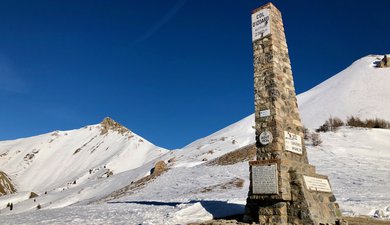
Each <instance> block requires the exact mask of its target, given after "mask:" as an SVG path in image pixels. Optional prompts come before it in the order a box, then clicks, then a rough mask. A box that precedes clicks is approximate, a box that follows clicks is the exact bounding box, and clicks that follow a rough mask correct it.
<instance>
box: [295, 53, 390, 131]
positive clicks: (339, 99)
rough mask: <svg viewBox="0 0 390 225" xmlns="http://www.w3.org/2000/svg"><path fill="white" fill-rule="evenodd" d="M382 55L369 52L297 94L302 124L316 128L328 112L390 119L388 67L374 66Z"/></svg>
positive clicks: (346, 115) (326, 117)
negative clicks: (333, 74)
mask: <svg viewBox="0 0 390 225" xmlns="http://www.w3.org/2000/svg"><path fill="white" fill-rule="evenodd" d="M382 58H383V56H375V55H370V56H366V57H363V58H361V59H359V60H357V61H355V62H354V63H353V64H352V65H350V66H349V67H348V68H346V69H345V70H343V71H341V72H340V73H338V74H336V75H335V76H333V77H331V78H329V79H328V80H326V81H324V82H322V83H321V84H319V85H317V86H315V87H314V88H312V89H310V90H308V91H306V92H304V93H302V94H300V95H298V96H297V98H298V105H299V111H300V115H301V118H302V122H303V124H305V126H306V127H308V128H312V129H313V128H318V127H319V126H320V125H322V124H323V123H324V122H325V120H326V119H328V118H329V117H330V116H333V117H339V118H341V119H343V120H344V119H345V118H346V117H348V116H351V115H353V116H358V117H360V118H362V119H375V118H381V119H386V120H388V121H390V101H389V100H388V99H389V97H390V88H389V85H390V68H377V67H375V65H376V63H377V62H379V61H380V60H381V59H382Z"/></svg>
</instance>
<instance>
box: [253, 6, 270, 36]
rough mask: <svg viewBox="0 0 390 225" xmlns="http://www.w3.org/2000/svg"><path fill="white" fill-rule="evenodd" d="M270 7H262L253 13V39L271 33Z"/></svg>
mask: <svg viewBox="0 0 390 225" xmlns="http://www.w3.org/2000/svg"><path fill="white" fill-rule="evenodd" d="M270 22H271V21H270V17H269V9H262V10H260V11H257V12H255V13H253V14H252V41H256V40H258V39H260V38H263V37H265V36H267V35H269V34H270V33H271V27H270Z"/></svg>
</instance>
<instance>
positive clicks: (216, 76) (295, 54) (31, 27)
mask: <svg viewBox="0 0 390 225" xmlns="http://www.w3.org/2000/svg"><path fill="white" fill-rule="evenodd" d="M265 3H266V1H254V0H247V1H237V0H235V1H232V0H223V1H222V0H220V1H217V0H214V1H210V0H207V1H206V0H187V1H186V0H164V1H161V0H160V1H151V0H150V1H148V0H128V1H119V0H117V1H114V0H113V1H106V0H94V1H92V0H88V1H86V0H77V1H76V0H68V1H52V0H46V1H43V0H34V1H30V0H15V1H14V0H8V1H5V0H0V101H1V108H0V109H1V111H0V113H1V114H0V140H8V139H15V138H20V137H27V136H33V135H38V134H42V133H46V132H50V131H53V130H68V129H76V128H80V127H83V126H85V125H89V124H97V123H99V122H100V121H101V120H103V118H104V117H106V116H110V117H112V118H113V119H115V120H116V121H118V122H120V123H122V124H123V125H125V126H126V127H128V128H129V129H130V130H132V131H134V132H136V133H137V134H139V135H141V136H143V137H145V138H146V139H148V140H150V141H151V142H153V143H154V144H156V145H159V146H162V147H166V148H169V149H174V148H180V147H182V146H184V145H186V144H188V143H190V142H191V141H194V140H196V139H198V138H200V137H204V136H206V135H208V134H211V133H212V132H215V131H217V130H219V129H221V128H223V127H225V126H227V125H229V124H231V123H233V122H236V121H238V120H240V119H242V118H244V117H245V116H248V115H250V114H251V113H252V112H253V110H254V106H253V65H252V45H251V25H250V18H251V17H250V12H251V10H253V9H255V8H257V7H259V6H261V5H263V4H265ZM273 3H274V4H275V5H276V6H277V7H278V8H279V9H280V10H281V11H282V13H283V20H284V25H285V31H286V36H287V43H288V46H289V52H290V58H291V62H292V69H293V75H294V80H295V88H296V91H297V93H298V94H299V93H301V92H304V91H306V90H308V89H310V88H312V87H314V86H315V85H317V84H319V83H321V82H322V81H324V80H326V79H327V78H329V77H330V76H332V75H334V74H336V73H337V72H339V71H341V70H342V69H344V68H345V67H347V66H348V65H350V64H351V63H352V62H353V61H354V60H356V59H358V58H360V57H363V56H365V55H368V54H385V53H390V49H389V46H390V45H389V37H390V29H389V18H388V13H389V12H390V4H388V2H387V1H386V0H381V1H380V0H371V1H359V0H355V1H347V0H344V1H340V0H337V1H298V0H296V1H273Z"/></svg>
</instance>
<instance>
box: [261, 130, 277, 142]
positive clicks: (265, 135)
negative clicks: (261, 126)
mask: <svg viewBox="0 0 390 225" xmlns="http://www.w3.org/2000/svg"><path fill="white" fill-rule="evenodd" d="M259 139H260V143H261V144H262V145H268V144H269V143H271V142H272V141H273V139H274V138H273V136H272V133H271V132H269V131H268V130H267V131H264V132H262V133H261V134H260V137H259Z"/></svg>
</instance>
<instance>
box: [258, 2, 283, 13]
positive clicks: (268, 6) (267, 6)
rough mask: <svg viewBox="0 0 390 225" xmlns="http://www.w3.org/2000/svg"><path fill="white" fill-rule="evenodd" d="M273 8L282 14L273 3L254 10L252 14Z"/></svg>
mask: <svg viewBox="0 0 390 225" xmlns="http://www.w3.org/2000/svg"><path fill="white" fill-rule="evenodd" d="M271 7H272V8H274V9H276V10H277V11H278V12H280V11H279V9H278V8H276V6H275V5H274V4H272V2H268V3H267V4H265V5H262V6H260V7H259V8H256V9H254V10H252V14H254V13H256V12H258V11H260V10H262V9H266V8H271Z"/></svg>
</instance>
